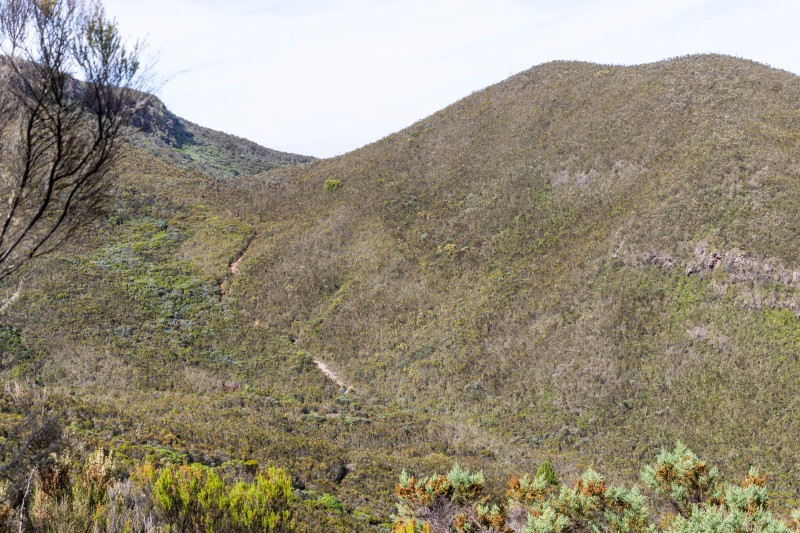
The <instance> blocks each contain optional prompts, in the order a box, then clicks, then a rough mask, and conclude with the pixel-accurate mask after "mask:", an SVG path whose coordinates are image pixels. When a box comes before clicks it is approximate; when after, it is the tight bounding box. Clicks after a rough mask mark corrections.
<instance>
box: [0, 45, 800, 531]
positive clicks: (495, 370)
mask: <svg viewBox="0 0 800 533" xmlns="http://www.w3.org/2000/svg"><path fill="white" fill-rule="evenodd" d="M159 131H161V130H159ZM141 135H144V136H145V137H142V138H140V139H139V140H136V141H135V142H134V143H133V146H131V147H130V149H129V153H128V156H127V159H126V160H125V161H124V163H123V164H122V165H121V166H120V168H119V172H120V176H119V179H118V181H117V184H116V188H115V190H114V191H113V193H112V195H111V198H110V204H109V206H110V207H109V209H108V212H107V215H106V217H105V218H104V219H102V220H100V221H99V222H98V223H97V224H96V225H95V226H94V227H93V228H92V229H91V230H90V231H87V232H85V233H83V234H80V235H77V236H76V238H75V239H73V241H71V244H70V245H69V247H67V248H64V249H62V250H59V251H58V252H57V253H54V254H52V255H50V256H49V257H46V258H43V259H41V260H40V261H38V262H33V263H31V264H30V265H29V266H28V268H27V269H26V270H25V271H23V272H20V273H19V274H18V275H16V276H15V277H14V278H10V279H8V280H6V281H5V283H4V285H3V286H2V287H0V294H4V295H7V297H10V296H11V295H12V294H14V293H15V292H16V291H17V289H18V288H19V287H20V285H21V286H22V290H20V291H19V296H18V297H17V298H16V299H15V300H14V301H13V302H11V303H10V304H9V305H8V306H7V308H6V309H5V311H4V312H3V314H2V315H0V322H2V325H3V327H2V329H0V346H2V347H3V354H2V363H3V367H2V372H3V377H4V378H5V379H6V380H7V381H8V382H9V383H13V382H17V383H23V382H26V380H27V381H28V382H29V384H28V385H25V386H26V387H30V388H31V390H32V391H40V392H37V394H44V393H42V392H41V391H46V401H44V400H41V401H40V403H42V404H43V405H47V406H48V407H47V410H46V411H47V413H49V416H50V417H49V418H46V419H45V418H42V419H36V420H29V421H27V425H24V424H22V423H23V422H25V420H23V417H22V413H24V411H25V408H24V407H23V406H24V405H31V402H30V401H28V403H25V402H23V401H22V400H21V399H20V398H21V397H22V396H24V395H21V394H16V393H13V391H11V392H9V391H7V392H6V396H5V397H4V400H3V405H4V406H7V407H4V411H3V413H4V415H3V416H4V417H5V418H4V420H6V422H4V424H5V423H7V424H8V427H12V426H13V425H14V424H16V425H17V426H19V425H20V424H22V426H20V427H23V428H27V429H25V430H24V431H21V432H19V433H14V435H20V436H21V435H31V434H33V433H35V432H36V431H40V432H44V433H43V434H44V435H45V436H47V435H50V433H47V432H45V431H44V429H46V428H49V427H52V425H61V426H63V427H65V428H66V429H65V430H64V432H63V434H62V435H60V436H59V438H55V436H53V439H52V445H53V446H54V447H56V446H57V447H60V448H65V449H81V447H86V448H87V449H95V448H102V447H105V448H108V449H113V450H115V453H116V454H117V457H118V461H120V462H121V463H124V464H128V465H131V466H130V468H131V469H134V470H135V468H136V466H135V465H141V464H147V463H148V462H149V463H151V464H154V465H158V467H159V468H162V469H163V468H168V467H169V465H176V468H177V467H185V468H191V465H193V464H195V463H196V464H199V465H203V467H207V468H212V469H215V468H220V467H221V466H222V465H224V464H226V463H228V462H230V461H243V462H247V461H256V462H257V463H258V464H259V465H270V466H274V467H277V468H281V469H283V471H285V472H286V473H287V475H289V476H290V477H291V480H292V485H293V487H294V489H293V493H294V495H293V497H294V498H295V502H294V503H293V506H292V509H294V511H295V512H296V515H295V516H294V520H295V526H296V527H297V529H298V530H300V531H337V530H338V531H380V530H381V529H382V528H383V529H386V528H389V527H391V523H392V519H391V518H390V515H391V514H392V512H393V510H394V497H395V496H394V491H393V480H395V479H397V476H398V475H399V473H400V472H401V471H402V470H403V469H404V468H405V469H407V470H408V471H414V472H431V471H437V470H438V471H445V470H446V469H448V468H449V467H450V466H451V465H452V464H453V463H456V462H457V463H458V464H459V465H461V466H460V470H463V471H464V472H466V471H476V470H478V469H482V470H483V471H484V472H485V474H486V476H485V480H484V483H485V486H483V488H482V489H481V490H482V492H483V493H485V494H487V495H493V496H494V497H495V498H497V497H498V496H499V495H502V494H503V491H504V489H503V487H502V486H501V484H500V483H501V481H500V480H502V479H507V478H508V477H509V476H511V475H512V474H514V473H515V472H519V471H525V470H532V468H533V465H539V464H541V463H542V461H544V460H545V459H549V460H550V461H551V462H552V464H551V466H552V469H551V470H550V471H551V473H553V474H554V473H555V472H557V473H558V476H557V477H556V476H555V475H554V476H553V479H552V480H550V481H551V482H552V481H557V480H558V479H561V480H565V479H574V478H576V477H578V476H579V475H580V473H581V472H584V471H585V470H587V468H588V467H589V466H591V467H592V468H594V469H596V470H598V471H603V472H605V473H606V474H607V475H608V476H609V484H610V483H612V482H613V483H614V484H615V486H622V485H623V484H625V483H628V484H630V483H632V482H634V481H635V480H637V479H638V478H639V472H640V470H641V466H642V462H643V461H649V460H651V459H652V457H654V456H655V455H656V454H657V453H658V450H659V449H661V448H664V447H671V446H672V445H673V443H674V442H675V441H678V440H680V441H683V442H686V443H687V445H689V446H690V447H691V448H692V449H694V450H696V451H697V452H698V453H700V455H702V456H704V457H708V458H709V460H711V461H712V462H714V463H715V464H717V465H718V467H719V474H720V476H728V477H730V476H732V475H741V472H746V471H747V469H748V467H749V466H750V463H753V464H757V465H759V468H760V469H761V471H762V472H763V473H764V474H766V475H767V476H768V477H769V479H770V480H771V483H770V493H769V494H770V497H771V500H772V502H774V506H775V510H776V512H779V513H781V516H784V515H785V513H788V510H789V509H791V508H793V507H795V506H796V505H797V503H798V502H797V499H798V496H799V495H800V493H799V492H798V491H799V490H800V486H798V479H797V478H796V476H795V475H794V466H795V465H796V464H797V462H798V461H799V460H800V449H798V448H797V447H796V446H794V441H795V440H796V435H797V434H798V431H800V418H798V417H797V416H796V415H797V400H796V399H797V398H800V378H798V376H800V367H799V366H798V365H800V362H799V361H798V358H797V354H798V353H800V334H798V331H800V329H799V328H800V319H798V313H800V294H798V286H800V243H799V242H798V241H797V239H796V230H795V228H797V227H798V226H799V225H800V210H797V208H796V206H797V205H798V203H799V202H800V187H798V185H799V183H798V181H800V164H798V163H800V160H799V159H798V156H799V155H800V79H798V78H797V76H794V75H792V74H789V73H786V72H782V71H777V70H774V69H770V68H768V67H766V66H763V65H759V64H756V63H752V62H749V61H744V60H739V59H734V58H730V57H723V56H697V57H687V58H679V59H675V60H671V61H665V62H661V63H654V64H650V65H642V66H636V67H613V66H600V65H593V64H588V63H574V62H555V63H548V64H546V65H542V66H539V67H535V68H533V69H531V70H529V71H526V72H523V73H521V74H519V75H517V76H514V77H512V78H510V79H509V80H507V81H505V82H503V83H500V84H498V85H495V86H492V87H489V88H487V89H486V90H483V91H480V92H477V93H475V94H473V95H471V96H469V97H467V98H465V99H463V100H461V101H459V102H457V103H455V104H453V105H452V106H450V107H448V108H446V109H444V110H442V111H440V112H439V113H436V114H435V115H433V116H431V117H429V118H427V119H425V120H423V121H420V122H418V123H417V124H415V125H413V126H411V127H410V128H408V129H406V130H403V131H401V132H399V133H397V134H394V135H392V136H389V137H387V138H385V139H383V140H381V141H378V142H376V143H374V144H372V145H369V146H366V147H364V148H362V149H360V150H357V151H355V152H352V153H349V154H346V155H344V156H341V157H337V158H333V159H328V160H321V161H313V162H309V163H305V164H302V165H299V166H281V167H279V168H273V169H271V170H268V171H264V172H261V170H262V168H261V167H258V166H257V165H255V166H247V165H246V164H245V163H247V162H246V161H245V162H244V163H243V162H242V160H238V159H236V160H232V159H230V158H229V157H228V156H227V155H225V154H230V153H236V151H235V150H233V151H231V152H225V151H224V149H223V148H221V147H220V146H219V145H218V144H214V143H222V141H221V140H220V139H219V138H217V137H213V136H210V137H205V138H204V141H203V142H204V143H209V144H210V145H213V146H212V148H213V149H208V150H206V149H205V148H203V149H201V148H199V147H197V146H194V147H188V148H187V146H188V145H185V144H181V142H182V141H180V142H177V143H172V142H171V141H170V142H167V141H165V140H164V139H160V138H158V134H154V133H153V132H152V131H151V132H150V133H143V134H141ZM176 138H177V137H176ZM225 142H231V143H234V145H235V143H236V142H237V141H236V140H235V139H231V138H226V140H225ZM182 150H183V152H186V150H189V151H192V150H194V151H195V152H196V153H200V152H202V154H204V155H203V157H205V158H207V159H202V158H201V159H198V158H196V157H195V158H193V159H192V160H191V161H188V160H186V159H185V158H184V156H183V155H181V154H182V153H183V152H182ZM195 152H193V153H195ZM196 153H195V155H196ZM243 153H244V152H243ZM247 153H250V154H251V155H252V154H253V153H254V152H247ZM176 154H177V155H176ZM251 155H248V156H247V158H246V159H248V160H249V159H252V161H255V162H256V163H258V161H259V158H260V157H261V156H258V155H257V154H256V155H252V157H251ZM193 157H194V156H193ZM289 159H291V158H289ZM284 162H285V163H286V162H289V160H286V161H284ZM248 164H249V163H248ZM243 165H244V166H243ZM267 166H270V165H267ZM234 170H235V172H234ZM253 172H259V173H255V174H252V173H253ZM237 173H238V174H239V175H238V176H236V177H235V178H234V177H233V176H234V175H235V174H237ZM245 174H252V175H245ZM329 184H331V185H329ZM332 184H336V185H335V186H334V185H332ZM232 265H233V266H235V268H233V269H232V268H231V266H232ZM234 270H235V272H234ZM314 361H322V362H324V363H326V364H327V365H328V366H329V367H331V368H332V369H334V370H335V371H336V373H337V375H338V376H339V378H340V379H341V380H342V381H344V382H345V383H346V384H347V385H349V386H351V390H350V391H349V392H347V393H346V394H340V393H339V389H340V387H339V386H338V385H335V384H334V383H332V382H330V381H328V380H327V379H326V378H325V376H324V375H323V374H322V373H321V372H319V370H318V369H317V367H316V366H315V363H314ZM12 393H13V394H12ZM31 394H33V392H31ZM42 412H44V411H42ZM6 415H7V416H6ZM47 424H51V425H47ZM14 427H16V426H14ZM7 433H8V432H7ZM9 435H10V436H14V435H11V434H7V435H6V436H5V437H4V438H5V439H8V443H7V444H8V445H5V444H4V448H3V450H2V452H3V453H4V454H5V455H4V460H5V461H8V460H9V458H10V457H11V456H12V455H13V453H12V452H13V450H16V449H19V447H18V446H17V447H15V446H16V445H15V444H14V443H13V442H12V441H13V439H9ZM45 440H46V439H45ZM31 460H32V459H31ZM23 463H24V462H20V463H19V465H20V466H21V465H22V464H23ZM196 468H200V467H199V466H198V467H196ZM265 468H267V467H266V466H265ZM545 470H546V469H545ZM203 472H205V471H203ZM541 473H542V474H546V472H544V471H543V472H541ZM203 475H205V474H203ZM218 475H219V476H220V477H223V478H224V476H223V475H222V474H218ZM547 477H548V478H549V477H550V476H549V475H547ZM123 478H124V476H123V477H120V478H119V479H123ZM533 479H534V478H530V480H531V481H530V482H531V483H533V481H532V480H533ZM593 479H594V478H593ZM586 483H588V481H586ZM226 487H228V485H226ZM23 489H24V487H23ZM225 490H226V491H227V490H232V489H229V488H226V489H225ZM12 492H13V493H14V494H16V495H17V496H19V495H20V490H18V489H15V490H14V491H12ZM226 494H228V493H226ZM620 494H622V493H620ZM623 496H624V497H625V498H628V496H630V494H628V493H625V495H621V496H620V498H623ZM226 497H228V496H226ZM630 497H631V498H633V496H630ZM495 501H499V500H495ZM626 501H627V500H626ZM631 501H632V500H631ZM620 502H622V500H620ZM12 503H13V502H12ZM16 503H19V499H18V500H17V501H16ZM620 505H622V503H620ZM626 505H627V504H626ZM637 505H638V504H637ZM488 512H489V514H490V515H492V516H495V515H496V513H494V511H491V510H490V511H488ZM493 513H494V514H493ZM497 516H499V515H497ZM686 518H687V519H688V517H686ZM710 518H713V517H710ZM556 519H557V517H555V518H553V520H556ZM165 520H166V518H165ZM176 520H177V518H176ZM191 520H194V519H191ZM198 527H199V526H198ZM687 527H688V526H687Z"/></svg>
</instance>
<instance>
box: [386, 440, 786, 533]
mask: <svg viewBox="0 0 800 533" xmlns="http://www.w3.org/2000/svg"><path fill="white" fill-rule="evenodd" d="M555 479H556V478H555V473H554V472H553V471H552V468H544V469H540V471H539V473H538V474H537V475H536V476H531V475H529V474H525V475H523V476H522V477H513V478H511V480H510V481H509V488H508V491H507V499H506V501H505V502H498V503H490V502H489V501H488V499H487V498H482V497H481V496H482V493H483V489H484V483H483V475H482V474H481V473H478V474H470V473H469V472H466V471H464V470H462V469H460V468H459V467H458V465H456V466H455V467H453V470H452V471H451V472H450V473H449V474H448V475H447V476H439V475H433V476H429V477H425V478H422V479H420V480H417V479H416V478H414V477H413V476H409V475H408V474H406V473H405V472H403V473H402V474H401V476H400V482H399V483H398V484H397V486H396V489H395V491H396V493H397V497H398V499H399V502H398V505H397V508H398V516H397V518H396V520H395V524H394V529H393V533H450V532H458V533H478V532H484V533H561V532H570V533H577V532H605V531H609V532H619V533H649V532H656V531H665V532H668V533H705V532H708V533H717V532H718V533H750V532H753V533H756V532H763V533H783V532H787V533H788V532H791V531H800V527H798V526H800V513H795V514H793V516H792V520H791V522H790V523H783V522H781V521H780V520H778V519H777V518H776V517H774V516H773V515H772V513H770V511H769V509H768V500H767V491H766V487H765V485H766V478H765V477H764V476H760V475H759V474H758V472H757V471H756V470H755V469H751V470H750V472H749V473H748V475H747V476H746V477H745V478H744V479H743V480H742V482H741V483H740V484H738V485H734V484H731V483H728V482H725V481H723V480H722V479H720V477H719V473H718V472H717V469H716V468H713V467H709V466H708V465H707V464H706V463H705V462H704V461H701V460H700V459H698V458H697V456H696V455H694V454H693V453H692V452H691V451H689V450H688V449H687V448H686V447H685V446H684V445H683V444H680V443H679V444H678V445H677V446H676V447H675V449H674V450H673V451H671V452H670V451H663V452H661V454H660V455H659V456H658V458H657V459H656V463H655V464H653V465H651V466H647V467H646V468H645V469H644V470H643V471H642V480H643V482H644V483H645V484H646V485H647V486H648V488H650V489H651V490H652V492H653V493H654V494H655V498H654V499H653V500H652V501H650V502H648V501H647V499H646V498H645V496H644V495H643V494H642V493H641V492H640V491H639V489H638V488H637V487H635V486H634V487H632V488H626V487H621V486H611V485H607V484H606V480H605V479H604V478H603V476H601V475H600V474H598V473H597V472H594V471H593V470H588V471H586V472H585V473H584V474H583V475H582V476H581V477H580V478H579V479H578V480H576V481H575V483H574V484H573V485H572V486H567V485H561V486H560V487H559V488H558V489H557V490H555V489H554V488H553V487H552V482H553V481H554V480H555ZM665 506H666V507H665ZM652 509H659V510H661V512H660V513H656V514H654V513H653V511H652ZM657 515H658V516H657Z"/></svg>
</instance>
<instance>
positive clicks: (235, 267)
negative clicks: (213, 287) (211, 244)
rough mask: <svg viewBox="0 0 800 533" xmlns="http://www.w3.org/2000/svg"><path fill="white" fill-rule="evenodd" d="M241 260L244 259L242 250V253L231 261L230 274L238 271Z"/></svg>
mask: <svg viewBox="0 0 800 533" xmlns="http://www.w3.org/2000/svg"><path fill="white" fill-rule="evenodd" d="M242 261H244V252H242V255H240V256H239V259H237V260H236V261H234V262H233V263H231V274H238V273H239V265H241V264H242Z"/></svg>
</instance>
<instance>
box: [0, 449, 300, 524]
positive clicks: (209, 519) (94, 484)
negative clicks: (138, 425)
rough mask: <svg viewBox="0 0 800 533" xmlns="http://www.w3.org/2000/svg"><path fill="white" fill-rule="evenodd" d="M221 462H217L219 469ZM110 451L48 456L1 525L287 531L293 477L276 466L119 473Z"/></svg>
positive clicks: (292, 521)
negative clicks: (230, 472) (83, 456)
mask: <svg viewBox="0 0 800 533" xmlns="http://www.w3.org/2000/svg"><path fill="white" fill-rule="evenodd" d="M225 467H226V465H223V467H220V470H223V471H224V470H225ZM125 477H126V476H124V472H122V471H121V470H120V469H118V467H117V465H116V462H115V460H114V457H113V454H111V453H110V452H107V451H105V450H98V451H97V452H95V453H93V454H92V455H90V456H89V458H88V459H87V460H86V461H84V462H80V461H73V460H70V458H69V457H66V456H61V457H59V456H53V457H52V458H51V460H50V461H49V462H48V463H47V464H46V465H45V466H44V467H42V468H41V469H39V470H38V471H37V472H35V475H34V476H32V477H31V486H30V488H29V492H30V496H29V498H28V499H27V500H26V501H25V502H23V503H22V504H21V506H20V507H19V508H17V509H15V510H13V512H12V510H11V509H8V510H7V512H5V513H3V514H4V516H3V518H4V521H5V524H3V525H4V526H5V527H4V529H6V530H10V529H13V530H15V531H16V530H29V531H41V532H61V533H64V532H72V531H75V532H77V531H95V532H103V531H106V532H109V533H111V532H114V533H116V532H120V533H121V532H130V533H137V532H141V533H150V532H156V531H164V532H167V531H168V532H200V531H203V532H206V531H207V532H215V531H218V532H226V531H242V532H250V531H252V532H256V531H259V532H266V531H269V532H290V531H294V530H295V511H294V500H295V497H294V494H293V491H292V485H291V479H290V478H289V476H288V475H287V474H286V473H285V472H284V471H283V470H280V469H277V468H273V467H270V468H268V469H267V470H266V471H262V472H255V473H254V474H253V473H247V474H246V475H242V476H239V478H238V479H235V476H233V477H234V479H230V477H231V476H226V477H225V478H223V476H221V475H220V474H219V473H218V472H217V471H216V470H215V469H213V468H209V467H207V466H204V465H201V464H197V463H193V464H186V465H170V466H166V467H164V468H161V469H157V468H155V467H154V466H153V465H152V464H151V463H145V464H143V465H141V466H139V467H138V468H136V469H135V470H134V471H133V472H132V473H131V475H130V476H128V477H127V479H125Z"/></svg>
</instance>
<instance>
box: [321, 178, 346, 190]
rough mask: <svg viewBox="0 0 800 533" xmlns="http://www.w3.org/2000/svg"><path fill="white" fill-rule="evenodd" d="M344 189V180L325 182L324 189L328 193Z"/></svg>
mask: <svg viewBox="0 0 800 533" xmlns="http://www.w3.org/2000/svg"><path fill="white" fill-rule="evenodd" d="M341 188H342V180H325V186H324V189H325V190H326V191H327V192H334V191H338V190H339V189H341Z"/></svg>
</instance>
